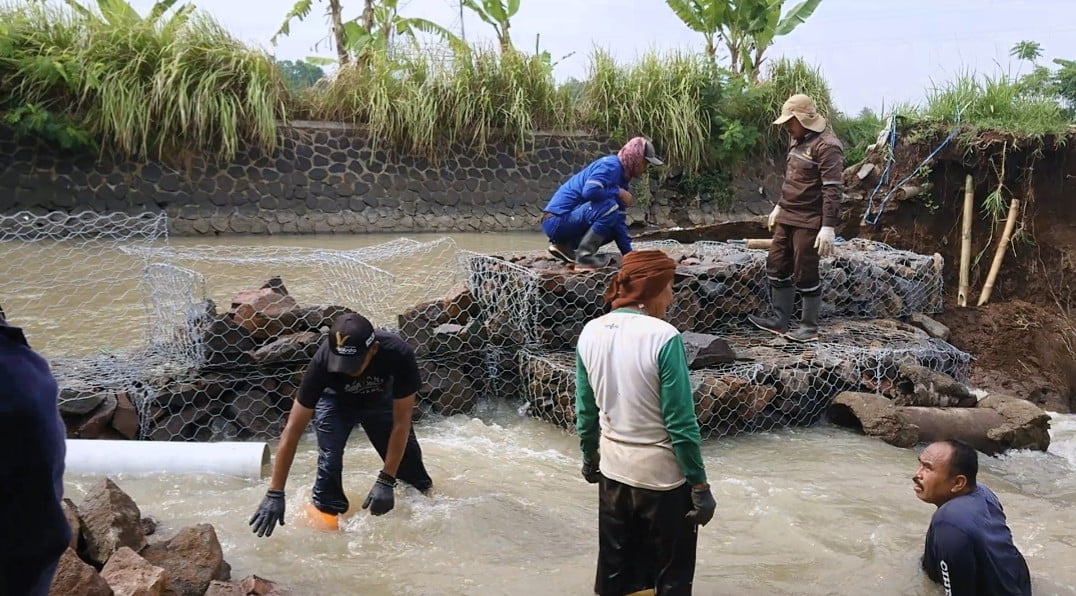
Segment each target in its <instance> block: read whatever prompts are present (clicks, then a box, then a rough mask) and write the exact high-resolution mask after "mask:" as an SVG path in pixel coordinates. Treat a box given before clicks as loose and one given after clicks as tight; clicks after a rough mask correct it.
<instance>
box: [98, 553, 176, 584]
mask: <svg viewBox="0 0 1076 596" xmlns="http://www.w3.org/2000/svg"><path fill="white" fill-rule="evenodd" d="M101 577H103V578H104V579H105V581H107V582H108V585H110V586H112V589H113V591H115V592H116V594H117V596H161V594H164V593H165V586H166V578H165V571H164V569H161V568H160V567H157V566H156V565H153V564H152V563H150V562H149V561H147V560H145V559H144V558H142V557H140V556H138V553H136V552H134V551H133V550H131V549H129V548H127V547H126V546H124V547H121V548H120V549H119V550H117V551H116V552H115V554H113V555H112V557H111V558H109V559H108V562H107V563H105V567H104V568H103V569H101Z"/></svg>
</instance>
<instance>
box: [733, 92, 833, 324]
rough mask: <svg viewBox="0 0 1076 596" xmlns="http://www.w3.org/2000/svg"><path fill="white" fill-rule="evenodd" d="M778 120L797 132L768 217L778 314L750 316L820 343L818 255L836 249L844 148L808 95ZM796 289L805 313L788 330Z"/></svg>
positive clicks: (792, 101)
mask: <svg viewBox="0 0 1076 596" xmlns="http://www.w3.org/2000/svg"><path fill="white" fill-rule="evenodd" d="M774 124H783V125H784V127H785V129H786V130H788V132H789V134H790V135H791V136H792V144H791V147H790V148H789V151H788V159H787V160H786V166H785V181H784V184H783V185H782V186H781V199H780V200H779V201H778V202H777V206H776V207H774V208H773V212H771V213H770V218H769V227H770V230H772V231H773V244H771V245H770V254H769V258H767V259H766V276H767V277H768V278H769V282H770V294H771V301H772V305H773V311H774V316H773V317H769V318H764V317H759V316H751V317H749V319H750V320H751V322H752V323H754V324H755V325H756V326H757V327H759V328H760V329H764V330H766V331H770V332H772V333H776V334H778V335H783V336H785V337H787V338H788V339H791V340H794V341H801V342H806V341H815V340H817V339H818V311H819V310H820V309H821V307H822V284H821V280H820V278H819V275H818V259H819V257H827V256H829V255H830V254H831V253H832V252H833V239H834V235H835V233H834V227H835V226H836V225H837V222H838V217H839V209H840V203H841V186H842V180H841V177H842V174H843V170H844V147H843V146H842V145H841V141H840V139H838V138H837V137H836V135H834V134H833V132H832V131H831V130H829V129H827V128H826V119H825V118H824V117H822V115H821V114H819V113H818V107H817V106H816V105H815V103H814V100H812V99H811V98H810V97H807V96H806V95H801V94H797V95H793V96H792V97H789V98H788V100H786V101H785V104H784V106H783V107H782V108H781V116H780V117H779V118H777V120H775V121H774ZM796 290H799V292H800V296H801V297H802V298H803V315H802V316H801V317H800V325H799V327H797V328H796V329H795V330H794V331H791V332H789V330H788V325H789V320H790V319H791V318H792V305H793V303H794V300H795V291H796Z"/></svg>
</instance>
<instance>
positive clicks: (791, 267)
mask: <svg viewBox="0 0 1076 596" xmlns="http://www.w3.org/2000/svg"><path fill="white" fill-rule="evenodd" d="M817 236H818V230H816V229H812V228H799V227H796V226H790V225H787V224H782V223H779V224H776V225H775V227H774V232H773V243H772V244H771V245H770V254H769V256H768V257H767V258H766V275H767V276H769V278H770V280H771V283H772V282H776V283H781V282H785V284H786V285H787V282H789V281H791V282H792V283H793V284H795V286H796V289H798V290H799V291H800V292H802V293H803V294H812V293H818V292H820V290H821V286H820V282H819V275H818V249H817V248H815V247H814V240H815V237H817Z"/></svg>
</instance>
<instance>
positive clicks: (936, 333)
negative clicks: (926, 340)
mask: <svg viewBox="0 0 1076 596" xmlns="http://www.w3.org/2000/svg"><path fill="white" fill-rule="evenodd" d="M908 320H909V321H910V322H911V323H912V325H915V326H916V327H919V328H920V329H922V330H923V331H926V332H927V334H928V335H930V336H931V337H935V338H937V339H940V340H944V341H948V340H949V334H950V331H949V328H948V327H946V326H945V325H943V324H941V323H939V322H938V321H935V320H934V319H932V318H930V317H928V316H927V315H925V314H923V313H919V312H917V313H914V314H912V316H911V317H909V318H908Z"/></svg>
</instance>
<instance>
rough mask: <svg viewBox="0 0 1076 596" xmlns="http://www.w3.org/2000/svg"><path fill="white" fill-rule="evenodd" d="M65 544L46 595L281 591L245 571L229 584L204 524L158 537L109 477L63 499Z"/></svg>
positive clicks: (212, 595) (152, 523)
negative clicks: (77, 496) (67, 528)
mask: <svg viewBox="0 0 1076 596" xmlns="http://www.w3.org/2000/svg"><path fill="white" fill-rule="evenodd" d="M63 505H64V513H65V514H66V515H67V520H68V523H69V524H70V525H71V543H70V544H69V545H68V547H67V550H66V551H65V552H64V554H63V556H62V557H61V558H60V562H59V565H58V567H57V569H56V575H55V577H54V578H53V581H52V586H51V587H50V589H49V593H50V594H56V595H57V596H59V595H67V594H82V595H83V596H111V595H112V594H139V595H143V596H160V595H163V594H167V595H174V596H203V595H208V596H240V595H242V596H252V595H257V596H283V595H285V594H287V593H288V592H287V591H286V590H285V589H284V588H282V587H280V586H277V585H276V584H274V583H273V582H270V581H267V580H265V579H262V578H260V577H258V576H255V575H251V576H249V577H247V578H244V579H243V580H241V581H239V582H231V581H229V580H230V576H231V566H229V565H228V563H227V562H226V561H225V560H224V554H223V552H222V551H221V547H220V541H219V540H218V539H217V533H216V531H215V530H214V529H213V526H212V525H209V524H198V525H196V526H191V527H187V528H182V529H180V530H179V531H178V532H176V533H175V534H173V535H171V536H169V537H164V536H161V535H160V533H159V532H158V531H157V530H158V528H157V522H156V520H154V519H153V518H152V517H142V512H141V511H140V510H139V508H138V505H136V504H135V502H134V501H133V500H132V499H131V497H129V496H128V495H127V494H126V493H124V492H123V491H122V490H120V488H119V487H118V486H116V484H115V483H114V482H112V480H111V479H108V478H105V479H103V480H101V481H99V482H97V483H96V484H94V485H93V486H91V487H90V489H89V491H88V492H87V493H86V497H85V499H83V501H82V503H81V504H79V505H78V506H76V505H75V504H74V503H73V502H71V500H70V499H64V501H63Z"/></svg>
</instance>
